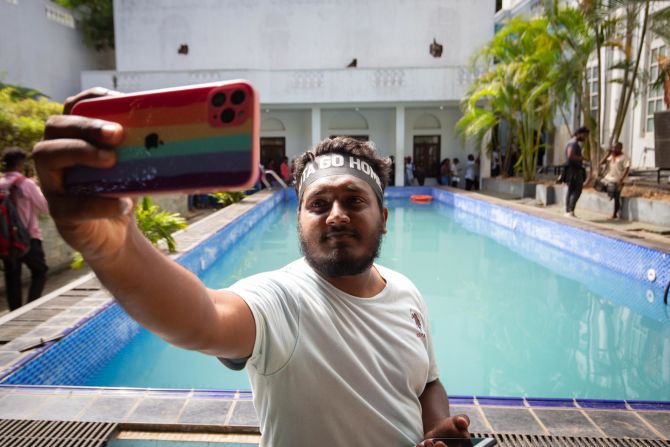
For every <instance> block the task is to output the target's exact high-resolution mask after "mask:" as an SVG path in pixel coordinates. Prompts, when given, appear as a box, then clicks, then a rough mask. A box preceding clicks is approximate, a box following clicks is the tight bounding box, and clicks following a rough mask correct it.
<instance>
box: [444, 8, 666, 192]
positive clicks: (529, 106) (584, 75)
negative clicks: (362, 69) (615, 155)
mask: <svg viewBox="0 0 670 447" xmlns="http://www.w3.org/2000/svg"><path fill="white" fill-rule="evenodd" d="M655 3H659V2H654V1H653V0H581V1H580V2H579V3H578V5H577V7H574V8H573V7H559V1H558V0H546V1H545V2H544V14H542V15H541V16H538V17H534V18H519V17H517V18H514V19H512V20H511V21H510V22H508V23H507V24H506V26H505V27H503V28H502V29H501V30H500V31H499V32H498V33H497V34H496V35H495V36H494V37H493V39H492V40H491V41H490V42H489V43H488V44H487V45H486V47H485V48H484V49H482V50H481V51H480V52H479V53H478V54H477V56H476V59H475V62H474V69H475V73H479V75H478V76H477V77H476V79H475V81H474V83H473V84H472V85H471V87H470V89H469V90H468V92H467V94H466V95H465V97H464V98H463V100H462V103H461V104H462V109H463V117H462V119H461V120H460V121H459V122H458V124H457V129H458V130H459V132H460V133H461V134H462V135H464V136H465V137H467V138H475V139H476V140H477V141H479V142H481V141H482V140H483V139H484V138H486V137H487V135H488V132H490V131H491V130H493V129H494V128H495V126H496V125H498V124H499V123H501V122H503V121H504V122H505V123H506V124H507V125H508V126H509V128H510V132H509V135H510V138H509V141H508V142H507V147H508V148H512V147H514V148H518V149H519V152H520V158H519V161H518V164H517V166H516V168H517V170H520V171H521V172H522V173H523V175H524V178H525V179H527V180H529V179H532V178H533V176H534V170H535V164H536V161H537V159H536V156H537V151H538V150H539V148H540V147H541V146H540V141H539V134H540V132H542V131H550V130H551V128H552V125H553V120H554V117H555V116H556V115H560V116H562V117H563V121H564V124H565V125H566V126H567V128H568V129H569V130H570V131H571V133H572V130H573V129H572V123H570V122H569V121H568V119H567V116H568V115H570V113H569V112H568V111H569V109H570V108H571V106H572V104H573V98H574V99H576V101H577V105H578V107H579V112H580V115H581V118H582V120H583V121H582V122H583V124H584V125H586V126H587V127H588V128H589V129H590V130H591V133H590V135H589V140H588V142H587V144H586V148H585V151H584V155H585V157H587V158H590V159H591V162H592V164H593V165H594V166H596V165H597V160H598V159H599V158H600V154H599V149H600V146H601V145H603V144H605V145H609V144H612V143H613V142H614V141H617V140H618V139H619V137H620V135H621V132H622V129H623V125H624V122H625V119H626V115H627V113H628V112H629V110H630V104H631V101H632V98H633V97H636V96H637V95H640V94H641V93H644V91H645V89H646V88H647V85H648V82H649V81H650V79H649V74H648V73H646V71H645V69H644V67H643V66H644V64H642V53H643V49H644V48H645V46H646V45H647V43H648V41H649V39H650V35H653V36H656V37H660V38H661V39H663V40H665V41H666V42H670V8H658V9H657V10H655V9H654V4H655ZM603 50H609V51H611V53H612V57H611V58H608V60H607V61H603V57H602V56H603V53H604V51H603ZM591 67H595V68H596V70H595V72H596V74H597V78H598V79H597V81H598V82H596V83H595V84H596V85H597V88H598V92H591V91H590V90H589V89H590V84H589V82H587V81H588V80H589V77H588V69H589V68H591ZM669 71H670V61H668V60H667V59H666V60H665V61H663V62H662V67H661V70H660V73H659V76H658V79H656V80H655V81H656V84H655V86H659V85H660V84H662V82H663V81H664V80H665V79H667V78H666V77H667V76H668V72H669ZM651 81H654V80H653V79H651ZM607 84H617V92H618V93H617V97H618V103H617V104H615V106H614V108H613V109H612V111H611V113H612V115H613V123H612V124H613V125H612V128H611V129H610V134H609V135H607V136H605V135H601V129H602V127H603V123H602V122H601V120H602V111H603V110H605V108H606V107H609V104H605V96H606V95H604V94H603V90H604V88H605V86H606V85H607ZM593 98H598V101H599V104H598V107H597V110H598V111H599V112H601V113H598V114H593V113H592V109H594V108H595V107H592V105H591V100H592V99H593ZM603 140H604V141H603ZM510 152H511V151H510V150H508V151H507V153H506V156H505V159H504V160H503V163H504V166H507V165H506V163H508V162H509V160H508V159H509V154H510ZM503 171H505V169H503Z"/></svg>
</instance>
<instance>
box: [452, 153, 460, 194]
mask: <svg viewBox="0 0 670 447" xmlns="http://www.w3.org/2000/svg"><path fill="white" fill-rule="evenodd" d="M460 183H461V165H460V162H459V161H458V158H454V161H453V163H451V186H453V187H454V188H458V185H459V184H460Z"/></svg>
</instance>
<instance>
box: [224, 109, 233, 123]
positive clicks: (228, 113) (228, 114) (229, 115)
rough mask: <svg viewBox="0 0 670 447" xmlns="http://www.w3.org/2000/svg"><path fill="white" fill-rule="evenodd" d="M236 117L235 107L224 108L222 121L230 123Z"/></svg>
mask: <svg viewBox="0 0 670 447" xmlns="http://www.w3.org/2000/svg"><path fill="white" fill-rule="evenodd" d="M234 119H235V111H234V110H233V109H224V110H223V112H221V121H223V122H224V123H230V122H232V121H233V120H234Z"/></svg>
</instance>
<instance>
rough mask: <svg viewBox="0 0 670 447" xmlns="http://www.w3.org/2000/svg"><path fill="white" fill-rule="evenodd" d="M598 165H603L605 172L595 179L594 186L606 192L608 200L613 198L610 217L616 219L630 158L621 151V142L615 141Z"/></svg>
mask: <svg viewBox="0 0 670 447" xmlns="http://www.w3.org/2000/svg"><path fill="white" fill-rule="evenodd" d="M600 165H605V173H604V175H603V178H602V180H600V179H599V180H596V184H595V187H596V190H598V191H600V192H606V193H607V195H608V196H609V198H610V200H614V212H613V213H612V216H611V219H617V218H619V212H620V210H621V190H622V189H623V181H624V180H625V179H626V176H627V175H628V172H629V171H630V159H629V158H628V157H627V156H626V154H624V153H623V144H621V142H619V141H617V142H616V143H615V144H614V145H613V146H612V148H611V149H610V150H609V152H607V155H605V157H603V159H602V160H600Z"/></svg>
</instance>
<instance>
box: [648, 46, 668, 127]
mask: <svg viewBox="0 0 670 447" xmlns="http://www.w3.org/2000/svg"><path fill="white" fill-rule="evenodd" d="M667 57H668V47H666V46H665V45H660V46H658V47H656V48H652V49H651V55H650V57H649V84H648V85H647V112H646V113H647V124H646V126H645V129H646V131H647V132H653V131H654V112H660V111H662V110H665V104H663V86H662V85H660V86H658V87H656V88H653V87H652V85H653V84H654V82H656V79H658V74H659V70H660V69H661V67H662V66H663V65H662V64H661V62H660V60H659V59H664V58H667Z"/></svg>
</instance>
